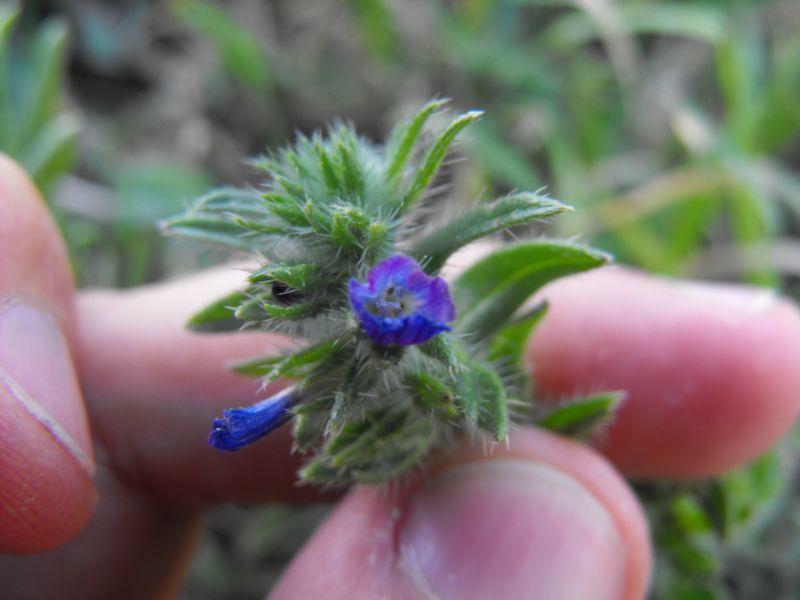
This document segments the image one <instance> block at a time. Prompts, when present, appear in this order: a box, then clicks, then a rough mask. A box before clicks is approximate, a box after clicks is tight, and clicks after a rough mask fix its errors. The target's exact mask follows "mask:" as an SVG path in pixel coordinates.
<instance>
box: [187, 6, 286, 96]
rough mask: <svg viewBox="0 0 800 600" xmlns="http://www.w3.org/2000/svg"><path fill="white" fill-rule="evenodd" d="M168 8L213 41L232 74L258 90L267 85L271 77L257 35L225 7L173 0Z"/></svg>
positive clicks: (266, 87)
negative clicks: (229, 13) (238, 21)
mask: <svg viewBox="0 0 800 600" xmlns="http://www.w3.org/2000/svg"><path fill="white" fill-rule="evenodd" d="M172 8H173V10H174V11H175V13H176V14H177V15H178V16H179V17H180V18H181V19H182V20H183V22H184V23H186V24H187V25H189V26H191V27H193V28H195V29H197V30H198V31H200V32H201V33H203V34H205V35H207V36H208V37H209V38H210V39H211V40H212V41H213V42H214V45H215V46H216V48H217V51H218V52H219V55H220V58H221V59H222V62H223V64H224V65H225V68H226V69H227V70H228V72H230V73H231V74H232V75H233V76H234V77H236V78H237V79H238V80H239V81H241V82H242V83H244V84H246V85H249V86H251V87H253V88H256V89H258V90H266V89H268V88H269V87H270V84H271V80H272V77H271V74H270V71H269V68H268V66H267V61H266V57H265V55H264V52H263V51H262V49H261V45H260V43H259V41H258V39H257V38H256V37H255V36H253V35H252V34H251V33H250V32H249V31H248V30H247V29H246V28H245V27H243V26H242V25H240V24H239V23H237V22H236V21H234V20H233V19H232V18H231V17H230V16H229V15H228V13H227V12H226V11H224V10H222V9H220V8H217V7H216V6H214V5H212V4H210V3H209V2H204V1H202V0H175V1H174V2H173V3H172Z"/></svg>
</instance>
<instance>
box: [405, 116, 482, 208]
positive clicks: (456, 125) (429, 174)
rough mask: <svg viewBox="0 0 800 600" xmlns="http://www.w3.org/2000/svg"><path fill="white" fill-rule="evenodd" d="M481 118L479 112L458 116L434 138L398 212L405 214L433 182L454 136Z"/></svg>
mask: <svg viewBox="0 0 800 600" xmlns="http://www.w3.org/2000/svg"><path fill="white" fill-rule="evenodd" d="M482 116H483V111H480V110H473V111H470V112H468V113H465V114H463V115H460V116H458V117H456V119H455V120H454V121H453V122H452V123H451V124H450V126H449V127H448V128H447V129H445V130H444V132H443V133H442V134H441V135H440V136H439V137H438V138H436V141H435V142H434V143H433V146H431V149H430V150H428V153H427V154H426V155H425V158H424V159H423V161H422V164H421V165H420V167H419V169H418V170H417V172H416V176H415V177H414V180H413V181H412V183H411V186H410V187H409V189H408V192H406V194H405V196H404V197H403V200H402V202H401V204H400V212H406V211H407V210H408V209H410V208H411V206H412V205H413V204H414V202H416V201H417V200H418V199H419V197H420V195H421V194H422V192H424V191H425V188H427V187H428V185H429V184H430V182H431V181H433V177H434V176H435V175H436V172H437V171H438V170H439V166H440V165H441V164H442V161H443V160H444V157H445V156H446V155H447V150H448V148H449V147H450V144H452V143H453V140H455V139H456V136H457V135H458V134H459V133H461V131H462V130H463V129H464V128H465V127H467V126H468V125H470V124H471V123H474V122H475V121H477V120H478V119H480V118H481V117H482Z"/></svg>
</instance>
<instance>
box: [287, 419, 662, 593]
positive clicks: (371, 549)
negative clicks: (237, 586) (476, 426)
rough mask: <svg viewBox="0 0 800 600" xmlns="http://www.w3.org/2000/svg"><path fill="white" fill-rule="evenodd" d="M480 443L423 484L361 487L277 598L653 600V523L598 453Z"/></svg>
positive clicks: (556, 442)
mask: <svg viewBox="0 0 800 600" xmlns="http://www.w3.org/2000/svg"><path fill="white" fill-rule="evenodd" d="M510 447H511V449H510V450H506V449H500V448H497V449H496V451H495V452H494V453H492V454H491V455H489V456H487V455H486V454H485V452H483V449H482V448H480V447H478V448H471V449H468V450H466V451H465V452H463V453H462V454H461V455H460V456H459V457H458V458H453V459H452V460H451V461H450V462H449V463H448V464H447V466H446V467H444V468H443V470H441V471H440V472H439V473H438V475H437V476H436V477H435V478H433V479H432V480H430V481H429V482H428V483H426V484H425V485H424V486H422V487H420V488H418V489H415V490H407V491H404V492H400V493H399V494H396V495H392V494H389V493H387V492H386V490H382V489H378V488H357V489H356V490H355V491H354V492H353V493H351V494H350V495H349V496H348V497H347V498H346V499H345V500H344V501H343V502H342V503H341V504H340V505H339V507H338V508H337V510H336V511H335V512H334V513H333V515H332V516H331V517H330V518H329V519H328V521H327V522H326V523H325V524H324V525H323V526H322V528H321V529H320V530H319V531H317V533H316V534H315V536H314V537H313V538H312V539H311V541H310V542H309V543H308V544H307V545H306V547H305V548H304V549H303V551H302V552H301V553H300V555H299V556H298V557H297V558H296V559H295V560H294V562H293V563H292V564H291V565H290V567H289V568H288V570H287V572H286V573H285V575H284V577H283V579H282V580H281V581H280V583H279V584H278V586H277V588H276V589H275V591H274V593H273V595H272V598H273V599H275V600H277V599H281V598H322V597H324V598H331V599H335V598H378V597H380V598H388V599H392V598H409V597H436V598H508V599H513V598H548V599H550V600H559V599H562V598H563V599H566V598H595V599H597V600H603V599H609V600H612V599H613V600H625V599H631V600H633V599H638V598H642V597H643V595H644V592H645V589H646V587H647V581H648V577H649V572H650V549H649V545H648V540H647V529H646V525H645V522H644V519H643V516H642V514H641V512H640V510H639V507H638V505H637V503H636V501H635V499H634V497H633V495H632V493H631V492H630V490H629V489H628V488H627V487H626V485H625V483H624V482H623V481H622V480H621V479H620V477H619V476H618V475H617V474H616V473H615V472H614V470H613V469H612V468H611V467H610V466H609V465H608V463H606V462H605V461H604V460H603V459H601V458H600V457H598V456H597V455H596V454H594V453H593V452H592V451H591V450H588V449H587V448H585V447H583V446H580V445H578V444H576V443H573V442H570V441H568V440H564V439H561V438H558V437H556V436H553V435H551V434H548V433H546V432H543V431H535V430H522V431H518V432H516V433H515V434H514V435H513V436H512V441H511V446H510Z"/></svg>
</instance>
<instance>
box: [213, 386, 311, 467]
mask: <svg viewBox="0 0 800 600" xmlns="http://www.w3.org/2000/svg"><path fill="white" fill-rule="evenodd" d="M298 400H299V398H298V396H297V392H296V390H295V389H294V388H288V389H285V390H283V391H281V392H279V393H277V394H275V395H274V396H271V397H269V398H267V399H266V400H262V401H261V402H259V403H258V404H254V405H253V406H247V407H245V408H229V409H227V410H224V411H222V418H221V419H214V422H213V424H212V429H211V433H210V434H209V436H208V443H209V444H210V445H211V446H213V447H214V448H216V449H217V450H227V451H230V452H233V451H236V450H240V449H241V448H244V447H245V446H248V445H250V444H252V443H253V442H255V441H257V440H260V439H261V438H263V437H264V436H266V435H267V434H269V433H271V432H273V431H274V430H276V429H277V428H278V427H280V426H281V425H283V424H284V423H286V421H288V420H289V419H291V418H292V417H293V416H294V413H292V411H291V408H292V407H293V406H294V405H295V404H296V403H297V401H298Z"/></svg>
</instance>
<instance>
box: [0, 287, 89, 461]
mask: <svg viewBox="0 0 800 600" xmlns="http://www.w3.org/2000/svg"><path fill="white" fill-rule="evenodd" d="M3 392H4V393H6V394H7V395H9V396H10V397H11V398H13V399H14V400H15V401H16V402H17V403H19V404H20V405H21V406H22V407H23V409H24V410H25V411H26V412H27V413H28V414H29V415H30V416H31V417H33V418H34V419H36V420H37V421H38V422H39V423H40V424H41V425H42V426H43V427H44V429H45V430H46V431H47V432H48V434H49V435H50V436H52V438H53V439H54V440H55V441H56V442H57V443H58V444H59V445H61V446H62V447H63V448H64V449H65V450H66V451H67V452H68V453H69V454H70V455H71V456H72V457H73V458H74V459H75V460H76V461H77V462H78V463H79V464H80V466H81V467H82V468H83V469H84V470H85V471H86V472H87V473H88V474H89V475H92V474H93V473H94V461H93V459H92V450H91V442H90V437H89V427H88V424H87V421H86V413H85V411H84V408H83V403H82V402H81V394H80V388H79V386H78V381H77V378H76V376H75V371H74V369H73V366H72V360H71V358H70V354H69V349H68V347H67V343H66V340H65V339H64V336H63V334H62V333H61V330H60V328H59V326H58V323H57V322H56V320H55V319H54V318H53V317H52V316H51V315H50V314H49V313H47V312H46V311H45V310H43V309H41V308H39V307H36V306H33V305H31V304H27V303H24V302H21V301H14V300H12V301H9V302H5V303H3V302H0V393H3Z"/></svg>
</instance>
